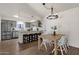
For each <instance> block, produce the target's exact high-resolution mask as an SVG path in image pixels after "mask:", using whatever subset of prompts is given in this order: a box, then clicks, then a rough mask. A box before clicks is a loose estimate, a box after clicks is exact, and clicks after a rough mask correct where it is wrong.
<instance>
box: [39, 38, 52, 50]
mask: <svg viewBox="0 0 79 59" xmlns="http://www.w3.org/2000/svg"><path fill="white" fill-rule="evenodd" d="M42 46H44V47H45V50H46V51H48V49H49V48H48V47H52V46H53V42H52V41H51V40H49V39H44V38H42V43H41V47H42Z"/></svg>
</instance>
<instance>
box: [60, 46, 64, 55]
mask: <svg viewBox="0 0 79 59" xmlns="http://www.w3.org/2000/svg"><path fill="white" fill-rule="evenodd" d="M60 50H61V54H62V55H63V49H62V47H61V46H60Z"/></svg>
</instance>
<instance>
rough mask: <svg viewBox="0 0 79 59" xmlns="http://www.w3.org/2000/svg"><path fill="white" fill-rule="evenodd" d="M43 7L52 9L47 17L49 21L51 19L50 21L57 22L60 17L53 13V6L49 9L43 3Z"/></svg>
mask: <svg viewBox="0 0 79 59" xmlns="http://www.w3.org/2000/svg"><path fill="white" fill-rule="evenodd" d="M42 5H43V6H44V7H45V8H46V9H50V10H51V14H50V15H48V16H47V17H46V18H47V19H49V20H52V19H53V20H55V19H57V18H58V15H57V14H54V13H53V7H52V6H51V8H47V7H46V4H45V3H43V4H42Z"/></svg>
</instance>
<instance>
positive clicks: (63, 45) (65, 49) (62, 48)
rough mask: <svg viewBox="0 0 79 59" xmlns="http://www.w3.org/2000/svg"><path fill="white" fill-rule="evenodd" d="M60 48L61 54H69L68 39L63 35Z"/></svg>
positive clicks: (59, 43)
mask: <svg viewBox="0 0 79 59" xmlns="http://www.w3.org/2000/svg"><path fill="white" fill-rule="evenodd" d="M57 45H58V47H59V48H60V51H61V54H62V55H63V52H64V51H65V53H67V39H66V36H65V35H63V36H62V37H61V39H60V40H59V41H58V44H57Z"/></svg>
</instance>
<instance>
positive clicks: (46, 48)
mask: <svg viewBox="0 0 79 59" xmlns="http://www.w3.org/2000/svg"><path fill="white" fill-rule="evenodd" d="M43 44H44V47H45V49H46V51H47V46H46V43H43Z"/></svg>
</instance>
